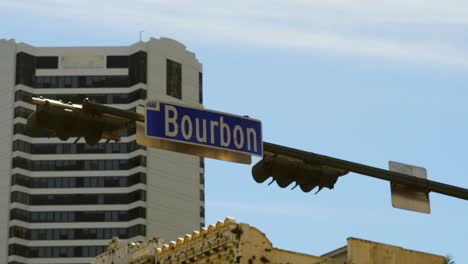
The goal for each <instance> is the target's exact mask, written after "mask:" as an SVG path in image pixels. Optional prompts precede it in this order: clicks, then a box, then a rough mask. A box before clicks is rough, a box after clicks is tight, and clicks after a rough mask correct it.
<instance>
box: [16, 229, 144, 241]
mask: <svg viewBox="0 0 468 264" xmlns="http://www.w3.org/2000/svg"><path fill="white" fill-rule="evenodd" d="M145 234H146V228H145V226H144V225H134V226H131V227H128V228H79V229H75V228H57V229H27V228H24V227H20V226H12V227H10V238H12V237H16V238H20V239H24V240H72V239H76V240H78V239H112V238H113V237H119V238H121V239H128V238H132V237H136V236H145Z"/></svg>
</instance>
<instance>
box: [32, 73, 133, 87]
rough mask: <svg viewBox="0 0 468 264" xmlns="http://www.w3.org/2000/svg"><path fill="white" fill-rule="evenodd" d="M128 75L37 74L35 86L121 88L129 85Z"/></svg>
mask: <svg viewBox="0 0 468 264" xmlns="http://www.w3.org/2000/svg"><path fill="white" fill-rule="evenodd" d="M129 86H130V78H129V76H128V75H101V76H98V75H90V76H76V75H73V76H37V77H36V78H35V82H34V88H107V87H113V88H119V87H129Z"/></svg>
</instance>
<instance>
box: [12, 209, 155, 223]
mask: <svg viewBox="0 0 468 264" xmlns="http://www.w3.org/2000/svg"><path fill="white" fill-rule="evenodd" d="M137 218H146V208H144V207H136V208H133V209H130V210H128V211H127V210H121V211H55V212H29V211H26V210H22V209H18V208H13V209H11V210H10V220H15V219H16V220H20V221H23V222H28V223H68V222H127V221H131V220H133V219H137Z"/></svg>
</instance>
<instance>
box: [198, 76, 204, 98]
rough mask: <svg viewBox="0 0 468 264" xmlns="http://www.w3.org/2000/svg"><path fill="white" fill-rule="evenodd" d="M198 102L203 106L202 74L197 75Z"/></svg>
mask: <svg viewBox="0 0 468 264" xmlns="http://www.w3.org/2000/svg"><path fill="white" fill-rule="evenodd" d="M198 102H199V103H200V104H203V73H202V72H199V73H198Z"/></svg>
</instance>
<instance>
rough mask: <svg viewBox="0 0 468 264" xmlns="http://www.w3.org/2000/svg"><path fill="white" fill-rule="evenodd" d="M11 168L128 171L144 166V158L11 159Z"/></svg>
mask: <svg viewBox="0 0 468 264" xmlns="http://www.w3.org/2000/svg"><path fill="white" fill-rule="evenodd" d="M12 163H13V168H21V169H25V170H29V171H83V170H85V171H88V170H130V169H133V168H136V167H138V166H143V167H145V166H146V157H145V156H136V157H134V158H131V159H120V160H117V159H110V160H29V159H25V158H22V157H14V158H13V161H12Z"/></svg>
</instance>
